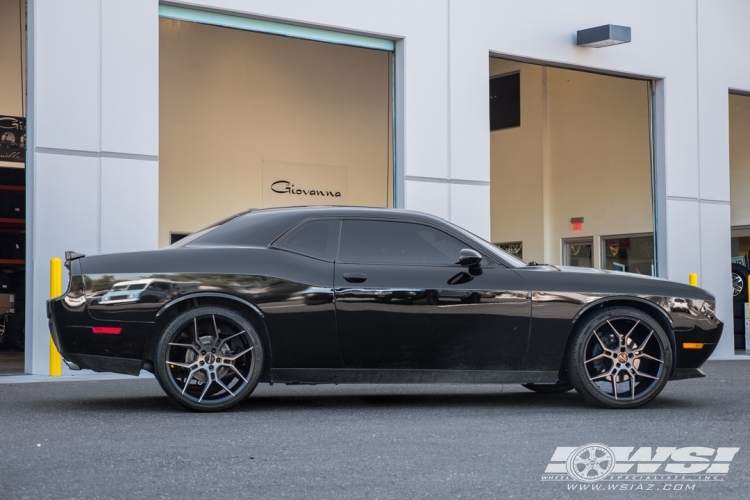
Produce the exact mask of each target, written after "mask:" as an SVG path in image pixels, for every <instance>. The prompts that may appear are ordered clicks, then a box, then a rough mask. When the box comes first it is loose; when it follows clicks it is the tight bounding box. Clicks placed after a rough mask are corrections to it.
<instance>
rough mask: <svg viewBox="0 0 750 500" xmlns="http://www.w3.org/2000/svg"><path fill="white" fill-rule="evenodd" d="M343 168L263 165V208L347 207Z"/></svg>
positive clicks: (266, 162)
mask: <svg viewBox="0 0 750 500" xmlns="http://www.w3.org/2000/svg"><path fill="white" fill-rule="evenodd" d="M348 191H349V171H348V169H347V168H346V167H336V166H331V165H308V164H304V163H284V162H278V161H264V162H263V206H264V207H288V206H294V205H346V204H348V202H349V196H348V194H349V193H348Z"/></svg>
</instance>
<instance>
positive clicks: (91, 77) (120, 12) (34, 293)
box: [26, 0, 159, 374]
mask: <svg viewBox="0 0 750 500" xmlns="http://www.w3.org/2000/svg"><path fill="white" fill-rule="evenodd" d="M157 9H158V2H157V0H75V1H73V0H70V1H66V2H59V1H57V0H31V1H30V2H29V13H30V15H29V82H30V85H29V116H30V119H29V123H30V125H31V127H32V128H31V130H30V134H29V137H30V140H29V149H30V151H29V155H28V157H29V160H30V161H29V162H28V166H27V168H29V174H30V175H29V176H28V179H29V184H28V191H27V192H28V201H27V204H28V207H27V214H28V215H27V239H28V242H29V244H28V245H27V247H28V250H27V256H26V258H27V274H28V276H27V283H28V285H29V286H27V297H26V299H27V300H26V315H27V333H26V340H27V342H26V353H27V354H26V372H28V373H37V374H45V373H48V370H49V342H48V340H47V339H48V336H49V331H48V327H47V318H46V308H45V301H46V299H47V298H48V291H49V260H50V259H51V258H52V257H54V256H59V257H62V256H63V254H64V252H65V251H66V250H75V251H77V252H82V253H100V252H102V251H106V252H116V251H125V250H140V249H146V248H155V247H156V245H157V228H158V151H159V149H158V147H159V139H158V126H159V124H158V99H159V80H158V73H159V68H158V53H159V45H158V40H159V25H158V10H157ZM125 209H127V210H125Z"/></svg>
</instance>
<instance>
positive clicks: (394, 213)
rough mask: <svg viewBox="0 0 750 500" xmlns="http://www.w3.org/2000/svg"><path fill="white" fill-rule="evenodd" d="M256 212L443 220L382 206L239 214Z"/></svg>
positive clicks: (307, 215) (312, 208) (334, 206)
mask: <svg viewBox="0 0 750 500" xmlns="http://www.w3.org/2000/svg"><path fill="white" fill-rule="evenodd" d="M258 212H284V213H289V214H293V213H296V214H299V215H300V216H301V217H303V218H308V217H382V218H388V219H391V218H392V219H411V220H429V221H443V219H441V218H440V217H436V216H434V215H431V214H428V213H426V212H420V211H418V210H408V209H405V208H382V207H355V206H338V205H324V206H313V205H310V206H298V207H277V208H252V209H250V210H248V211H247V212H246V213H244V214H242V215H240V217H242V216H244V215H249V214H252V213H258Z"/></svg>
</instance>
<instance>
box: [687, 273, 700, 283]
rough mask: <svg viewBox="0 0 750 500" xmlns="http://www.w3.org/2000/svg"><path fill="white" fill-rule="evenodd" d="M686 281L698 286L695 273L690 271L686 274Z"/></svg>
mask: <svg viewBox="0 0 750 500" xmlns="http://www.w3.org/2000/svg"><path fill="white" fill-rule="evenodd" d="M688 283H690V284H691V285H693V286H698V275H697V274H696V273H690V274H689V275H688Z"/></svg>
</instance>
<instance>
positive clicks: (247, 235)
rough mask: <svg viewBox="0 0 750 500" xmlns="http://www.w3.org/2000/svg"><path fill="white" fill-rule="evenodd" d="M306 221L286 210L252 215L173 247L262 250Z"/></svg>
mask: <svg viewBox="0 0 750 500" xmlns="http://www.w3.org/2000/svg"><path fill="white" fill-rule="evenodd" d="M306 217H309V215H308V216H305V215H304V214H300V213H298V212H293V211H285V210H258V211H253V212H250V213H247V214H242V215H240V216H239V217H236V218H234V219H232V220H230V221H229V222H226V223H223V224H221V225H219V226H217V227H213V228H210V229H207V230H205V231H204V232H201V231H199V232H197V233H195V234H192V235H190V236H188V237H187V238H185V239H183V240H180V241H178V242H177V243H175V245H174V247H175V248H178V247H181V246H183V245H187V246H190V247H217V246H219V247H222V246H227V247H265V246H268V245H270V244H271V242H272V241H274V240H275V239H276V238H278V237H279V236H281V235H282V234H284V233H285V232H286V231H288V230H289V228H290V227H293V226H294V225H295V224H297V223H298V222H299V221H301V220H302V219H305V218H306ZM183 242H187V243H183Z"/></svg>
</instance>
